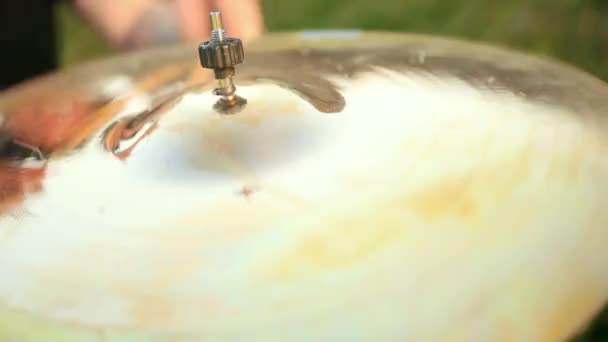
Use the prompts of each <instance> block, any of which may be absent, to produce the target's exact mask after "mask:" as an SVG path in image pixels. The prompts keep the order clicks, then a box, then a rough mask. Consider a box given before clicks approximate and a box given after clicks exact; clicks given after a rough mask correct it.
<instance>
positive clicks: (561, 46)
mask: <svg viewBox="0 0 608 342" xmlns="http://www.w3.org/2000/svg"><path fill="white" fill-rule="evenodd" d="M100 1H101V0H100ZM262 4H263V11H264V16H265V21H266V26H267V28H268V30H269V31H285V30H299V29H329V28H357V29H364V30H393V31H407V32H417V33H430V34H436V35H443V36H448V37H455V38H464V39H469V40H477V41H482V42H488V43H492V44H497V45H503V46H508V47H511V48H516V49H520V50H524V51H529V52H532V53H535V54H538V55H547V56H551V57H554V58H558V59H561V60H562V61H565V62H568V63H570V64H574V65H576V66H578V67H579V68H581V69H583V70H586V71H588V72H590V73H593V74H595V75H596V76H597V77H599V78H601V79H604V80H608V0H502V1H501V0H443V1H440V0H374V1H369V0H262ZM57 16H58V19H59V20H58V23H59V33H60V44H61V50H60V53H61V56H60V57H61V62H62V65H70V64H74V63H80V62H84V61H87V60H90V59H94V58H100V57H103V56H105V55H108V54H110V53H111V50H110V49H109V48H108V47H107V45H106V44H104V42H103V41H102V40H101V39H100V38H99V37H98V36H97V35H96V34H95V33H94V32H93V31H92V30H91V29H90V28H88V27H87V26H86V25H84V24H83V22H82V21H81V20H80V19H79V18H78V16H76V15H75V13H74V11H73V10H72V9H71V8H70V7H69V6H67V5H66V4H64V3H62V4H60V5H59V6H58V8H57ZM607 114H608V113H607ZM607 248H608V246H607ZM605 311H606V312H604V313H603V314H601V315H600V317H598V319H597V320H596V323H595V324H593V326H592V327H591V328H590V329H589V330H588V331H587V332H586V333H585V334H584V335H582V336H580V337H579V338H578V340H580V341H608V310H605Z"/></svg>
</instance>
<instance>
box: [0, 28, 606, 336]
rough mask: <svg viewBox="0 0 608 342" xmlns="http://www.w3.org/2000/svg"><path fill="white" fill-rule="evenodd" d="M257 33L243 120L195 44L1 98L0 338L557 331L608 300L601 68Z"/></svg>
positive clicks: (392, 37)
mask: <svg viewBox="0 0 608 342" xmlns="http://www.w3.org/2000/svg"><path fill="white" fill-rule="evenodd" d="M245 48H246V49H247V58H246V61H245V63H244V64H242V65H241V66H240V68H239V71H238V72H237V74H236V76H235V83H236V84H237V87H239V91H242V92H243V93H244V94H246V95H245V96H244V97H246V98H247V100H248V105H247V107H246V108H245V109H244V110H243V112H242V113H239V114H238V115H236V116H227V117H220V116H218V114H217V113H214V112H213V110H212V104H213V102H214V100H215V99H214V96H213V94H211V90H212V89H213V86H214V79H213V75H212V74H211V72H209V71H208V70H204V69H201V67H200V65H199V63H198V60H197V55H196V53H197V51H196V48H193V47H191V46H176V47H173V48H163V49H156V50H149V51H142V52H137V53H133V54H129V55H122V56H116V57H112V58H108V59H105V60H101V61H98V62H94V63H91V64H86V65H82V66H79V67H75V68H73V69H71V70H64V71H62V72H60V73H58V74H54V75H49V76H47V77H43V78H40V79H37V80H33V81H31V82H28V83H25V84H23V85H20V86H18V87H15V88H14V89H11V90H9V91H6V92H4V93H2V94H0V115H1V116H0V146H1V147H2V149H1V151H0V337H2V336H7V337H9V338H16V339H18V340H19V339H20V338H22V339H24V340H28V339H30V340H36V338H40V336H52V337H53V338H54V337H56V338H57V340H61V341H72V340H74V341H83V340H87V341H88V340H92V341H96V340H101V341H114V340H116V341H123V340H129V341H131V340H136V341H140V340H142V341H144V340H146V341H147V340H150V339H152V340H154V341H156V340H158V341H164V340H168V341H169V340H171V341H174V340H176V339H180V340H185V341H190V340H193V341H198V340H201V339H203V340H218V339H219V340H242V339H247V340H260V341H270V340H277V341H282V340H307V341H310V340H315V341H321V340H333V341H335V340H343V339H347V340H357V341H359V340H365V341H391V340H395V339H398V340H412V341H420V340H442V339H448V340H517V341H528V340H529V341H557V340H563V339H565V338H567V337H570V336H572V335H573V334H575V333H576V332H578V331H580V329H583V328H584V327H585V325H586V324H587V322H588V321H589V320H590V318H591V317H593V315H594V314H595V313H596V312H597V311H598V310H599V309H600V308H601V307H602V306H603V304H604V303H605V302H606V300H607V299H608V272H607V271H606V270H607V269H608V251H607V249H606V248H605V245H606V244H607V243H608V214H607V213H606V210H605V209H606V208H605V200H604V199H605V198H606V196H608V187H607V186H606V185H607V184H608V163H607V160H606V157H605V156H606V155H608V154H606V152H608V140H607V138H608V127H607V122H606V113H608V86H607V85H606V84H604V83H603V82H601V81H599V80H597V79H596V78H594V77H592V76H590V75H587V74H585V73H582V72H580V71H578V70H576V69H574V68H572V67H569V66H565V65H561V64H558V63H556V62H550V61H547V60H544V59H539V58H535V57H531V56H526V55H522V54H518V53H515V52H512V51H507V50H503V49H499V48H494V47H488V46H485V45H477V44H473V43H468V42H459V41H454V40H449V39H442V38H437V37H428V36H418V35H406V34H392V33H382V32H379V33H371V32H356V31H353V32H334V33H331V32H330V33H321V32H317V33H313V32H301V33H276V34H269V35H267V36H266V37H264V38H262V39H261V40H260V41H257V42H252V43H250V44H249V45H247V46H246V47H245ZM87 227H88V228H87ZM279 326H280V327H282V328H284V329H286V330H285V331H282V330H280V329H279V328H278V327H279ZM51 340H53V339H52V338H51Z"/></svg>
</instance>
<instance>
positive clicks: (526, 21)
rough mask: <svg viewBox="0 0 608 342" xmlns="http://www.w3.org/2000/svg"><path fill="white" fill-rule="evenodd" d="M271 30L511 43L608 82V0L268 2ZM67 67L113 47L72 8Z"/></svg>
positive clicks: (65, 39) (65, 28) (63, 30)
mask: <svg viewBox="0 0 608 342" xmlns="http://www.w3.org/2000/svg"><path fill="white" fill-rule="evenodd" d="M262 5H263V12H264V15H265V20H266V25H267V28H268V30H269V31H284V30H299V29H327V28H359V29H364V30H393V31H407V32H417V33H428V34H436V35H442V36H448V37H456V38H464V39H470V40H476V41H482V42H488V43H492V44H498V45H503V46H508V47H511V48H516V49H520V50H523V51H528V52H531V53H535V54H539V55H547V56H552V57H556V58H558V59H561V60H562V61H565V62H568V63H570V64H574V65H576V66H578V67H579V68H581V69H583V70H586V71H588V72H591V73H593V74H595V75H596V76H598V77H600V78H602V79H604V80H608V0H504V1H488V0H443V1H440V0H376V1H368V0H332V1H329V0H306V1H286V0H262ZM57 14H58V17H59V29H60V31H59V36H60V44H61V56H60V57H61V61H62V63H63V65H70V64H74V63H79V62H82V61H86V60H89V59H92V58H97V57H102V56H105V55H107V54H109V53H111V50H110V49H109V48H108V47H107V45H106V44H104V42H103V41H102V40H101V39H100V38H99V36H97V35H96V34H95V33H94V32H93V31H92V30H91V29H89V28H88V27H87V26H86V25H84V24H83V22H82V21H81V20H80V18H79V17H78V16H76V15H75V13H74V11H73V10H71V8H70V7H69V6H67V5H66V4H65V3H62V4H61V5H60V6H59V8H58V13H57Z"/></svg>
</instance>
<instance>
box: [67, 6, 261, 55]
mask: <svg viewBox="0 0 608 342" xmlns="http://www.w3.org/2000/svg"><path fill="white" fill-rule="evenodd" d="M75 5H76V8H77V10H78V11H79V12H80V13H81V14H82V15H83V17H85V19H87V20H88V21H89V22H90V23H91V24H92V25H93V27H94V28H96V29H97V31H98V32H99V33H100V34H101V35H102V36H103V37H104V38H106V40H107V41H108V42H109V43H110V45H112V46H113V47H115V48H121V49H134V48H140V47H147V46H154V45H160V44H165V43H173V42H177V41H188V42H201V41H203V40H207V39H209V36H210V31H211V29H210V18H209V12H211V11H220V12H222V19H223V23H224V28H225V30H226V32H227V34H229V35H230V36H233V37H238V38H240V39H242V40H243V42H244V43H245V44H246V43H247V42H248V41H251V40H252V39H255V38H257V37H259V36H260V35H261V34H262V33H263V31H264V21H263V16H262V10H261V6H260V0H130V1H123V0H104V1H99V0H75Z"/></svg>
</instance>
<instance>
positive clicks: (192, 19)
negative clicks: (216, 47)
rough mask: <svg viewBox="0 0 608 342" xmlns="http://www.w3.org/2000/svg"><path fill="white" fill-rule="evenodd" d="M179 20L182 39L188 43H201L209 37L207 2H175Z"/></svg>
mask: <svg viewBox="0 0 608 342" xmlns="http://www.w3.org/2000/svg"><path fill="white" fill-rule="evenodd" d="M175 5H176V8H177V13H178V16H179V18H180V30H181V32H182V38H183V39H184V40H186V41H189V42H201V41H203V40H206V39H209V37H210V21H209V11H210V6H209V2H208V1H207V0H175Z"/></svg>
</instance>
